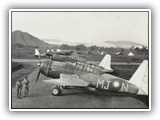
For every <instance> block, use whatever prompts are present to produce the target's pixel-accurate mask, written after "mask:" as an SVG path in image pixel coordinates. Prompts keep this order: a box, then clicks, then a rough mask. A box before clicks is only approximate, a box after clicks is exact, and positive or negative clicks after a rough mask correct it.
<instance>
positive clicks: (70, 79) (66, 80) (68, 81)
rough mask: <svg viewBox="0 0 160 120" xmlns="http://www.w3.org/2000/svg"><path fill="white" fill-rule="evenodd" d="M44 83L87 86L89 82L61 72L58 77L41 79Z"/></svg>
mask: <svg viewBox="0 0 160 120" xmlns="http://www.w3.org/2000/svg"><path fill="white" fill-rule="evenodd" d="M43 81H44V82H45V83H50V84H55V85H62V86H81V87H87V86H88V85H89V84H90V83H89V82H87V81H85V80H83V79H82V78H79V77H75V76H72V75H66V74H61V76H60V78H59V79H50V80H43Z"/></svg>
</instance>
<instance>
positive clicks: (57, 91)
mask: <svg viewBox="0 0 160 120" xmlns="http://www.w3.org/2000/svg"><path fill="white" fill-rule="evenodd" d="M61 92H62V91H61V89H60V87H57V86H56V87H53V88H52V95H54V96H58V95H60V94H61Z"/></svg>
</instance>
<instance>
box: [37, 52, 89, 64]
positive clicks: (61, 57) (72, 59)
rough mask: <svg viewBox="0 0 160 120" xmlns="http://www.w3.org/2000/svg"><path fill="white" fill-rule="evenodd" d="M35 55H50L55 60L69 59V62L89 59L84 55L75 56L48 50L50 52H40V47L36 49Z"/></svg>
mask: <svg viewBox="0 0 160 120" xmlns="http://www.w3.org/2000/svg"><path fill="white" fill-rule="evenodd" d="M34 55H35V57H39V58H40V57H42V56H49V57H50V59H51V60H54V61H60V62H63V61H68V62H76V61H80V62H86V61H87V59H85V58H83V57H79V56H75V55H70V56H69V55H60V54H57V53H52V54H51V52H48V53H42V54H40V53H39V51H38V49H35V54H34Z"/></svg>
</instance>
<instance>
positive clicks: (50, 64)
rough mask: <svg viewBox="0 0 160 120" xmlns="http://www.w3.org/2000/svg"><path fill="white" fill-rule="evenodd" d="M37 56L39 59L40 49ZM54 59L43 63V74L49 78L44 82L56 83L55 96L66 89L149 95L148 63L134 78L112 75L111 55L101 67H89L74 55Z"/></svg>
mask: <svg viewBox="0 0 160 120" xmlns="http://www.w3.org/2000/svg"><path fill="white" fill-rule="evenodd" d="M35 55H37V56H39V59H40V53H39V52H38V50H35ZM52 57H53V58H54V59H50V60H48V61H45V62H41V61H40V63H39V72H38V75H37V78H36V82H37V81H38V78H39V75H40V74H43V75H45V76H47V77H49V79H48V80H43V81H44V82H46V83H49V84H52V85H53V87H52V88H51V91H52V94H53V95H60V94H61V92H62V89H63V88H65V87H79V88H88V89H92V90H105V91H113V92H122V93H131V94H138V95H148V61H147V60H144V61H143V62H142V63H141V65H140V66H139V68H138V69H137V71H136V72H135V73H134V75H133V76H132V77H131V79H130V80H129V81H128V80H125V79H123V78H120V77H117V76H114V75H111V74H110V73H112V72H113V69H112V68H111V67H110V63H111V56H110V55H108V54H106V55H105V57H104V58H103V59H102V61H101V62H100V64H99V65H94V64H88V63H85V61H83V62H82V61H81V60H79V59H74V58H71V57H70V56H67V57H68V58H66V56H65V57H64V56H61V55H55V54H54V55H52Z"/></svg>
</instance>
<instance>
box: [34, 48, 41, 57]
mask: <svg viewBox="0 0 160 120" xmlns="http://www.w3.org/2000/svg"><path fill="white" fill-rule="evenodd" d="M34 55H35V57H38V56H39V55H40V53H39V51H38V49H35V54H34Z"/></svg>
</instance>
